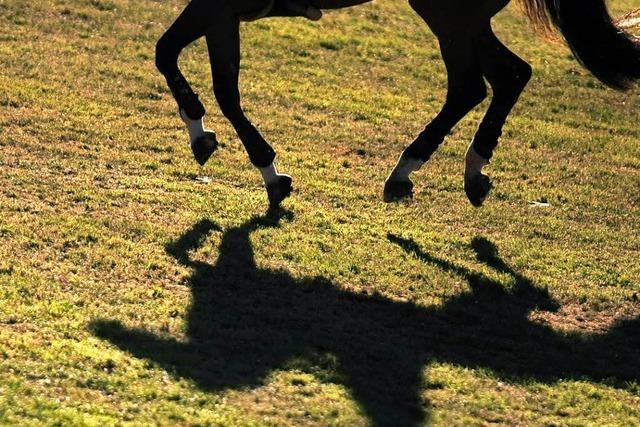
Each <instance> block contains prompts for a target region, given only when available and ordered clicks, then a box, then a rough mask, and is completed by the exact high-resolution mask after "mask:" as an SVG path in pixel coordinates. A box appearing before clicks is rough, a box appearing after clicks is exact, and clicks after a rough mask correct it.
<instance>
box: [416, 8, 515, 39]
mask: <svg viewBox="0 0 640 427" xmlns="http://www.w3.org/2000/svg"><path fill="white" fill-rule="evenodd" d="M509 1H510V0H409V3H410V4H411V7H413V9H414V10H415V11H416V12H418V14H419V15H420V16H421V17H422V18H423V19H424V20H425V21H426V22H427V24H428V25H429V27H430V28H431V30H432V31H433V32H434V34H436V35H437V36H438V37H440V36H445V35H447V34H459V33H476V32H479V31H481V30H482V29H483V28H484V27H485V26H486V24H487V23H488V22H489V20H491V18H492V17H493V16H494V15H495V14H496V13H498V12H500V11H501V10H502V9H504V8H505V6H506V5H507V4H509Z"/></svg>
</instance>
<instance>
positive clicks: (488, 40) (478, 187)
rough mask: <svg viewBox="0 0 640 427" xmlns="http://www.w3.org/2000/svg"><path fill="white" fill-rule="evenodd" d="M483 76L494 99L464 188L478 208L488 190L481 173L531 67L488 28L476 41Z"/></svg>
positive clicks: (473, 147)
mask: <svg viewBox="0 0 640 427" xmlns="http://www.w3.org/2000/svg"><path fill="white" fill-rule="evenodd" d="M476 46H477V50H478V58H479V61H480V66H481V68H482V73H483V74H484V76H485V77H486V79H487V81H488V82H489V84H490V85H491V88H492V89H493V99H492V101H491V104H490V106H489V109H488V111H487V114H486V115H485V117H484V118H483V120H482V122H481V124H480V126H479V128H478V131H477V132H476V134H475V136H474V138H473V142H472V143H471V145H470V146H469V150H468V151H467V156H466V167H465V175H464V188H465V192H466V194H467V197H468V198H469V201H470V202H471V204H473V205H474V206H481V205H482V203H483V202H484V200H485V198H486V197H487V195H488V194H489V191H490V190H491V180H490V179H489V177H487V176H486V175H484V174H483V173H482V168H483V167H484V166H486V165H487V164H488V163H489V160H490V159H491V157H492V156H493V151H494V150H495V148H496V146H497V145H498V139H499V138H500V136H501V134H502V128H503V126H504V124H505V121H506V119H507V116H508V115H509V113H510V112H511V110H512V109H513V107H514V105H515V104H516V102H517V101H518V98H519V97H520V94H521V93H522V91H523V90H524V88H525V87H526V85H527V83H528V82H529V80H530V79H531V66H529V64H527V63H526V62H525V61H524V60H522V59H520V58H519V57H518V56H517V55H516V54H515V53H513V52H511V51H510V50H509V49H507V47H505V46H504V45H503V44H502V43H501V42H500V40H498V38H497V37H496V35H495V34H494V33H493V30H492V29H491V26H490V25H489V26H487V28H486V30H485V31H483V33H482V35H481V37H479V39H478V42H477V45H476Z"/></svg>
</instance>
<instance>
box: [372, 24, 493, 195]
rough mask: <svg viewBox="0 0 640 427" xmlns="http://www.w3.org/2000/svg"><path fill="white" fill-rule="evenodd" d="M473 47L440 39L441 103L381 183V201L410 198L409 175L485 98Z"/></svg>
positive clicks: (462, 40)
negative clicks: (444, 81)
mask: <svg viewBox="0 0 640 427" xmlns="http://www.w3.org/2000/svg"><path fill="white" fill-rule="evenodd" d="M421 15H422V14H421ZM473 44H474V40H473V38H472V37H470V36H469V35H462V36H455V35H453V36H451V35H448V36H447V37H441V38H440V50H441V52H442V57H443V59H444V62H445V65H446V68H447V73H448V92H447V98H446V101H445V104H444V106H443V108H442V110H441V111H440V113H439V114H438V115H437V116H436V117H435V118H434V119H433V121H431V122H430V123H429V124H428V125H427V127H426V128H425V129H424V131H423V132H422V133H421V134H420V135H419V136H418V137H417V138H416V140H415V141H414V142H413V143H412V144H411V145H410V146H409V147H408V148H407V149H406V150H404V152H403V153H402V156H401V157H400V160H399V161H398V164H397V165H396V167H395V168H394V170H393V171H392V172H391V175H390V176H389V178H387V181H386V183H385V189H384V200H385V201H387V202H390V201H395V200H399V199H402V198H405V197H411V196H412V189H413V184H412V182H411V180H410V179H409V175H410V174H411V173H412V172H415V171H417V170H418V169H420V167H421V166H422V165H423V164H424V163H425V162H426V161H427V160H429V158H430V157H431V155H432V154H433V153H434V152H435V151H436V150H437V149H438V147H439V146H440V144H441V143H442V142H443V141H444V138H445V136H446V135H447V134H448V133H449V132H450V131H451V129H452V128H453V127H454V126H455V125H456V123H458V122H459V121H460V120H461V119H462V118H463V117H464V116H465V115H467V114H468V113H469V111H471V110H472V109H473V108H474V107H476V106H477V105H478V104H480V103H481V102H482V101H483V100H484V99H485V97H486V95H487V89H486V85H485V83H484V79H483V78H482V71H481V68H480V63H479V62H478V59H477V56H476V53H475V51H474V47H473Z"/></svg>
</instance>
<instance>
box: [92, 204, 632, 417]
mask: <svg viewBox="0 0 640 427" xmlns="http://www.w3.org/2000/svg"><path fill="white" fill-rule="evenodd" d="M291 216H292V214H291V213H290V212H287V211H282V210H279V211H272V212H269V213H268V214H267V215H265V216H262V217H258V218H254V219H252V220H251V221H249V222H247V223H245V224H244V225H242V226H240V227H237V228H232V229H229V230H222V229H221V228H220V227H219V226H218V225H216V224H215V223H213V222H211V221H209V220H202V221H201V222H199V223H197V224H196V225H194V226H193V227H192V228H191V229H190V230H189V231H187V232H186V234H185V235H184V236H182V237H181V238H180V239H179V240H177V241H176V242H174V243H172V244H170V245H168V246H167V252H168V253H169V254H171V255H172V256H173V257H175V258H176V259H177V260H178V261H179V262H180V263H182V264H184V265H185V266H188V267H190V268H192V269H193V275H192V277H191V286H192V290H193V304H192V306H191V308H190V312H189V314H188V331H187V334H188V338H189V340H188V342H186V343H183V342H178V341H176V340H173V339H171V338H166V337H161V336H158V335H155V334H153V333H150V332H148V331H145V330H141V329H129V328H126V327H124V326H123V325H122V324H121V323H120V322H118V321H114V320H112V321H107V320H100V321H96V322H94V323H93V324H92V328H93V331H94V332H95V334H96V335H98V336H100V337H102V338H104V339H106V340H109V341H110V342H112V343H113V344H115V345H116V346H118V347H119V348H121V349H122V350H125V351H127V352H129V353H131V354H133V355H134V356H136V357H140V358H145V359H148V360H151V361H153V362H155V363H157V364H159V365H160V366H162V367H163V368H165V369H167V370H168V371H169V372H171V373H172V374H173V375H176V376H179V377H185V378H189V379H191V380H193V381H194V382H195V383H197V384H198V385H199V386H200V387H201V388H202V389H205V390H210V391H216V390H224V389H228V388H241V387H255V386H259V385H261V384H262V383H263V381H264V379H265V377H266V376H267V375H268V374H269V373H270V372H271V371H273V370H274V369H278V368H292V367H295V368H299V369H302V370H307V371H309V370H310V371H311V372H313V373H314V374H316V375H319V376H320V377H321V378H322V379H323V380H324V381H332V382H337V383H342V384H344V385H346V386H347V387H348V388H349V389H350V390H351V392H352V394H353V396H354V398H355V399H356V400H357V402H358V403H359V404H360V405H361V407H362V408H363V410H364V412H365V413H366V415H367V416H368V417H369V418H370V420H371V422H372V424H374V425H418V424H421V423H423V422H424V421H425V420H426V418H427V416H428V407H427V403H426V402H424V401H423V400H422V398H421V394H422V391H423V388H424V386H425V385H424V384H423V370H424V368H425V367H426V366H428V365H429V364H430V363H431V362H447V363H454V364H458V365H460V366H464V367H469V368H486V369H490V370H492V371H493V372H495V373H496V375H498V376H499V377H501V378H504V379H505V380H507V381H514V382H522V381H529V380H536V381H542V382H554V381H557V380H562V379H571V378H588V379H590V380H592V381H606V382H607V383H608V384H612V385H614V386H618V387H625V383H626V381H637V380H638V379H640V334H638V326H640V325H639V323H640V322H639V320H638V319H636V320H634V321H627V322H623V323H620V324H618V325H617V326H616V327H614V328H613V329H611V330H610V331H608V333H606V334H599V335H593V336H584V335H578V334H561V333H557V332H555V331H554V330H552V329H550V328H548V327H546V326H544V325H541V324H537V323H534V322H532V321H530V320H529V318H528V315H529V313H530V312H531V310H533V309H536V308H537V309H543V310H554V309H555V308H556V303H555V302H554V301H553V300H552V299H551V298H550V297H549V295H548V294H547V293H546V292H545V291H542V290H540V289H539V288H538V287H536V286H535V285H534V284H533V283H532V282H531V281H530V280H528V279H527V278H525V277H523V276H521V275H520V274H519V273H518V272H516V271H514V270H513V269H512V268H511V267H509V266H508V265H507V264H506V263H505V262H504V261H503V260H502V259H500V257H499V255H498V251H497V249H496V247H495V246H494V245H493V244H492V243H491V242H489V241H488V240H486V239H481V238H477V239H474V240H473V242H472V247H473V249H474V250H475V252H476V254H477V258H478V260H479V261H481V262H483V263H485V264H486V265H488V266H490V267H492V268H493V269H495V270H497V271H499V272H502V273H506V274H509V275H511V276H512V277H513V278H514V279H515V282H516V285H515V287H514V288H513V290H512V291H507V290H505V289H504V288H503V287H502V286H501V285H500V284H498V283H496V282H494V281H492V280H490V279H489V278H487V277H485V276H484V275H482V274H479V273H475V272H473V271H470V270H468V269H466V268H464V267H461V266H458V265H456V264H454V263H451V262H449V261H446V260H442V259H440V258H438V257H436V256H433V255H431V254H428V253H426V252H424V251H423V250H422V249H421V248H420V247H419V246H418V245H417V244H416V243H415V242H414V241H412V240H407V239H404V238H402V237H399V236H395V235H389V236H388V237H389V240H390V241H391V242H393V243H394V244H397V245H398V246H400V247H401V248H402V249H404V250H405V251H406V252H408V253H411V254H413V255H414V256H416V257H417V258H418V259H420V260H423V261H424V262H426V263H429V264H433V265H437V266H439V267H440V268H442V269H443V270H445V271H448V272H451V273H453V274H458V275H460V276H462V277H464V278H465V279H466V280H468V281H469V284H470V287H471V291H470V292H467V293H463V294H461V295H459V296H457V297H454V298H452V299H450V300H449V301H447V302H446V303H445V304H444V305H443V306H442V307H440V308H425V307H418V306H415V305H413V304H411V303H401V302H394V301H389V300H386V299H383V298H376V297H368V296H361V295H355V294H352V293H348V292H345V291H341V290H339V289H338V287H337V286H335V285H333V284H332V283H330V282H329V281H328V280H326V279H323V278H321V277H310V278H305V279H295V278H292V277H291V276H290V275H289V274H287V272H285V271H272V270H265V269H259V268H258V267H257V266H256V263H255V260H254V254H253V249H252V246H251V242H250V234H251V232H252V231H254V230H256V229H258V228H261V227H279V226H280V222H281V221H282V220H283V219H287V218H290V217H291ZM212 232H219V233H224V234H223V239H222V242H221V245H220V254H219V257H218V259H217V262H216V264H215V265H210V264H207V263H203V262H200V261H194V260H192V259H191V257H190V255H189V252H190V251H191V250H195V249H197V248H199V247H200V246H201V245H203V244H204V241H205V238H206V237H207V236H208V235H209V234H210V233H212Z"/></svg>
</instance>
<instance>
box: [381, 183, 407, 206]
mask: <svg viewBox="0 0 640 427" xmlns="http://www.w3.org/2000/svg"><path fill="white" fill-rule="evenodd" d="M383 198H384V201H385V203H392V202H399V201H401V200H404V199H412V198H413V182H411V181H387V182H385V183H384V194H383Z"/></svg>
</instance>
